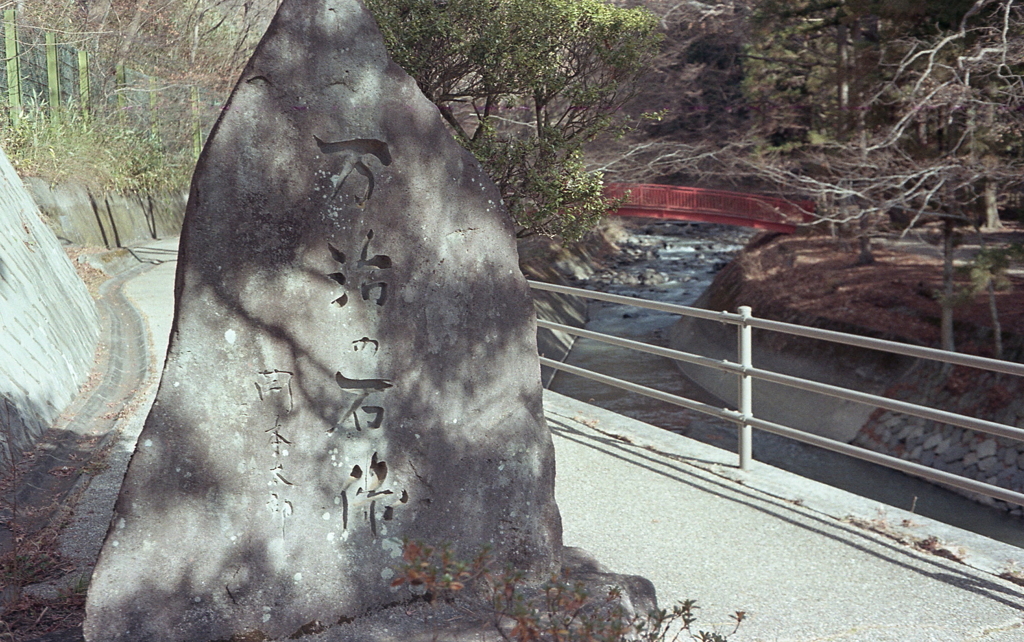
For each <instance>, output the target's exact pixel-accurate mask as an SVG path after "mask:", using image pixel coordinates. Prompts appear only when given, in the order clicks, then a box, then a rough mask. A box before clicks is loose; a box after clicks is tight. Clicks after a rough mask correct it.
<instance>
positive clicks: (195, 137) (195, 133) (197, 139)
mask: <svg viewBox="0 0 1024 642" xmlns="http://www.w3.org/2000/svg"><path fill="white" fill-rule="evenodd" d="M199 116H200V114H199V87H197V86H196V85H192V155H193V156H195V157H196V160H198V159H199V155H200V154H202V153H203V126H202V121H200V120H199Z"/></svg>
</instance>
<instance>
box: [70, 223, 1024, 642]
mask: <svg viewBox="0 0 1024 642" xmlns="http://www.w3.org/2000/svg"><path fill="white" fill-rule="evenodd" d="M173 247H174V246H173V243H170V242H161V243H159V244H156V245H155V246H154V247H152V248H151V249H149V250H142V251H141V252H138V254H139V255H140V256H144V257H149V258H148V259H147V260H160V261H162V262H161V263H159V264H157V265H155V267H153V268H148V269H145V270H142V271H141V273H140V274H138V275H136V276H135V277H134V278H132V279H131V280H130V281H129V282H128V283H127V284H126V286H125V292H126V294H127V296H128V297H129V299H131V300H132V302H133V304H134V305H135V306H136V307H137V308H138V309H139V310H140V311H141V312H142V315H143V317H144V318H145V319H146V321H147V323H148V326H149V334H150V337H151V355H152V359H153V366H152V367H151V372H155V370H156V364H157V363H162V360H163V357H164V354H165V352H166V340H167V336H168V334H169V331H170V320H171V314H172V311H173V301H172V289H173V280H174V262H173V260H171V259H172V256H173V255H172V254H170V251H171V250H172V249H173ZM141 393H142V394H143V395H144V400H143V402H142V403H140V404H139V405H138V407H137V408H135V409H134V410H131V411H129V412H127V413H126V414H125V415H124V416H123V417H122V418H121V420H120V421H119V422H118V435H119V436H118V439H117V441H116V442H115V443H114V444H113V447H112V450H111V453H110V455H109V456H108V460H107V462H108V464H109V468H108V469H107V470H106V471H104V472H103V473H101V474H98V475H96V476H94V477H92V478H91V480H90V483H89V484H88V488H86V489H85V490H84V492H83V493H82V494H81V497H80V499H79V501H78V503H77V505H76V508H75V514H74V517H73V519H72V520H71V522H70V524H69V526H68V527H67V528H66V529H65V530H64V537H63V541H62V547H63V549H64V553H65V554H66V555H68V556H70V557H72V558H74V559H76V560H78V561H79V563H80V565H81V568H83V569H86V568H89V567H91V564H92V563H94V561H95V557H96V555H97V554H98V551H99V546H100V544H101V543H102V538H103V535H104V534H105V532H106V527H107V524H108V522H109V519H110V514H111V510H112V507H113V502H114V499H115V498H116V495H117V490H118V486H119V484H120V481H121V479H122V478H123V474H124V467H125V466H126V464H127V460H128V458H129V457H130V454H131V452H132V450H133V448H134V439H135V437H136V436H137V434H138V431H139V430H140V429H141V426H142V422H143V420H144V418H145V415H146V412H147V411H148V407H149V404H150V403H151V402H152V398H153V396H154V395H155V378H151V379H150V380H149V382H148V384H147V386H146V387H145V389H144V390H143V391H141ZM545 406H546V411H547V416H548V421H549V424H550V426H551V429H552V432H553V435H554V440H555V448H556V454H557V466H558V472H557V478H556V479H557V481H556V493H557V497H558V502H559V506H560V508H561V511H562V518H563V523H564V529H565V543H566V544H567V545H570V546H580V547H582V548H585V549H587V550H589V551H590V552H592V553H593V554H594V555H595V556H596V557H597V558H598V559H600V560H601V561H602V562H603V563H604V564H606V565H607V566H608V567H609V568H610V569H611V570H613V571H616V572H620V573H634V574H638V575H644V576H646V577H648V578H650V579H651V580H652V581H653V582H654V584H655V585H656V587H657V589H658V595H659V602H660V603H661V605H662V606H663V607H665V606H670V605H671V604H672V603H673V602H675V601H677V600H682V599H687V598H693V599H696V600H697V601H698V605H699V606H701V607H702V608H701V609H700V611H698V613H699V615H700V616H701V617H700V620H699V621H698V624H699V625H700V626H703V627H704V628H711V629H716V630H718V631H720V632H723V633H728V632H729V631H730V630H731V628H732V627H731V624H730V620H729V615H730V614H731V613H733V612H734V611H744V612H746V614H747V620H746V621H745V622H744V623H743V625H742V626H741V627H740V629H739V632H738V633H737V634H736V635H735V636H733V637H731V638H730V640H734V641H735V642H745V641H765V642H768V641H771V642H785V641H800V642H810V641H812V640H815V641H825V640H828V641H831V642H888V641H892V642H947V641H948V642H966V641H968V640H971V641H974V640H977V641H984V642H1021V641H1022V640H1024V586H1019V585H1016V584H1013V583H1010V582H1008V581H1006V580H1003V579H1000V578H998V577H997V576H996V575H997V574H998V573H1000V572H1003V571H1006V570H1010V569H1011V568H1012V567H1013V565H1014V564H1017V567H1016V568H1017V569H1020V570H1024V550H1021V549H1017V548H1014V547H1011V546H1008V545H1005V544H1001V543H998V542H994V541H992V540H989V539H987V538H984V537H981V536H978V535H974V534H971V533H966V532H964V531H960V530H958V529H955V528H952V527H948V526H945V525H942V524H939V523H937V522H933V521H931V520H927V519H925V518H920V517H918V516H916V515H911V514H909V513H906V512H904V511H900V510H897V509H894V508H890V507H885V506H883V505H881V504H878V503H876V502H873V501H870V500H866V499H863V498H859V497H856V496H854V495H850V494H849V493H846V492H844V491H840V490H836V489H833V488H831V487H828V486H824V485H822V484H818V483H815V482H811V481H808V480H805V479H802V478H799V477H796V476H795V475H791V474H789V473H786V472H784V471H781V470H778V469H774V468H772V467H770V466H767V465H764V464H759V463H755V464H754V466H753V468H752V470H751V471H750V472H749V473H743V472H741V471H738V470H737V469H736V468H735V467H734V462H735V456H734V455H732V454H730V453H727V452H725V451H722V450H719V449H716V448H713V447H711V446H707V445H705V444H702V443H700V442H696V441H693V440H690V439H687V438H685V437H680V436H678V435H674V434H671V433H668V432H665V431H661V430H658V429H656V428H653V427H651V426H648V425H646V424H642V423H640V422H637V421H634V420H631V419H628V418H625V417H622V416H620V415H615V414H613V413H611V412H608V411H605V410H602V409H599V408H596V407H593V406H590V405H587V404H584V403H581V402H578V401H574V400H571V399H568V398H566V397H563V396H561V395H557V394H555V393H546V395H545ZM851 518H852V520H851ZM851 521H855V522H859V523H862V524H865V525H873V526H876V527H882V528H886V529H890V530H891V531H892V532H893V534H894V536H898V537H903V538H904V539H905V540H906V541H911V540H918V541H920V540H923V539H926V538H928V537H935V538H936V541H938V542H940V543H944V544H945V545H946V546H947V548H948V549H949V550H951V551H953V552H954V553H955V554H956V555H958V556H961V557H962V558H963V560H964V562H965V563H958V562H954V561H951V560H948V559H945V558H943V557H940V556H937V555H934V554H931V553H926V552H922V551H919V550H916V549H915V548H913V547H912V546H910V545H907V544H901V543H899V542H897V541H896V540H894V539H892V538H890V537H885V536H882V535H879V534H877V533H874V532H872V531H870V530H866V529H865V528H862V527H859V526H856V525H854V524H853V523H851Z"/></svg>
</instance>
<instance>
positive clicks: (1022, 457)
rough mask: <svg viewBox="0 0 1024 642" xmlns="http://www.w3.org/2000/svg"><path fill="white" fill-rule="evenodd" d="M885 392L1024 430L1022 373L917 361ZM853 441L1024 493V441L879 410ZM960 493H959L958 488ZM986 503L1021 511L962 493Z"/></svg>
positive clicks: (991, 500)
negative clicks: (1006, 372) (1019, 374)
mask: <svg viewBox="0 0 1024 642" xmlns="http://www.w3.org/2000/svg"><path fill="white" fill-rule="evenodd" d="M886 396H888V397H892V398H895V399H900V400H902V401H908V402H911V403H916V404H921V405H925V406H930V407H933V408H938V409H941V410H947V411H949V412H956V413H959V414H963V415H968V416H972V417H978V418H980V419H987V420H989V421H994V422H997V423H1001V424H1005V425H1008V426H1016V427H1018V428H1024V381H1022V380H1021V378H1020V377H1013V376H1010V375H1001V374H997V373H990V372H982V371H979V370H974V369H971V368H964V367H961V366H956V367H951V366H944V365H943V364H939V363H920V364H918V366H917V367H915V368H914V369H913V370H912V371H910V372H909V373H907V374H906V375H905V376H904V377H902V378H901V379H900V380H899V381H898V382H897V383H896V384H895V385H893V386H892V387H890V388H889V390H888V391H887V392H886ZM852 443H853V444H854V445H857V446H862V447H864V448H868V449H870V450H874V451H876V452H881V453H884V454H887V455H892V456H894V457H899V458H901V459H905V460H908V461H913V462H916V463H920V464H923V465H925V466H931V467H932V468H935V469H937V470H943V471H946V472H949V473H953V474H955V475H961V476H964V477H969V478H971V479H976V480H978V481H983V482H986V483H989V484H994V485H996V486H1000V487H1003V488H1007V489H1010V490H1014V491H1017V492H1024V442H1022V441H1016V440H1012V439H1004V438H1001V437H993V436H992V435H988V434H984V433H978V432H975V431H973V430H967V429H964V428H958V427H956V426H950V425H947V424H938V423H936V422H934V421H928V420H925V419H921V418H920V417H911V416H908V415H904V414H901V413H895V412H891V411H888V410H881V409H879V410H877V411H875V413H874V414H872V415H871V418H870V419H869V420H868V422H867V423H866V424H865V425H864V427H863V428H861V430H860V432H859V433H858V435H857V437H856V438H854V440H853V442H852ZM957 492H961V491H957ZM963 494H965V495H968V496H970V497H972V498H975V499H978V501H980V502H982V503H985V504H992V505H996V506H998V507H1001V508H1004V509H1005V510H1008V511H1010V512H1011V513H1014V514H1017V515H1021V514H1024V509H1022V508H1020V507H1016V506H1011V505H1009V504H1006V503H1004V502H1000V501H997V500H993V499H990V498H987V497H979V496H976V495H974V494H973V493H968V492H966V491H963Z"/></svg>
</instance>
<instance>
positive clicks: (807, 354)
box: [669, 261, 914, 442]
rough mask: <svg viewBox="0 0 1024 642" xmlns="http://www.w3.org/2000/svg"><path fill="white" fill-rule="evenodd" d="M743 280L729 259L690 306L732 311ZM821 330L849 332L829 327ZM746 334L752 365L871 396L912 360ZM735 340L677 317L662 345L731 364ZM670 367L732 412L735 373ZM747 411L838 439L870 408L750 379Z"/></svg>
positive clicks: (809, 321) (730, 330)
mask: <svg viewBox="0 0 1024 642" xmlns="http://www.w3.org/2000/svg"><path fill="white" fill-rule="evenodd" d="M743 278H744V276H743V271H742V268H741V267H740V265H739V262H738V261H733V262H732V263H731V264H729V266H728V267H726V268H725V269H724V270H722V271H721V272H719V273H718V276H716V277H715V280H714V282H713V283H712V284H711V286H710V287H708V289H707V290H705V292H704V293H703V294H702V295H701V297H700V298H699V299H697V301H696V302H695V303H694V306H695V307H698V308H704V309H707V310H716V311H719V310H724V311H727V312H736V309H737V307H738V306H739V305H742V302H740V301H737V300H736V299H735V294H736V293H737V292H738V291H739V290H740V287H739V282H740V281H741V280H742V279H743ZM754 313H755V314H756V313H757V311H756V310H755V311H754ZM787 321H790V322H793V323H800V324H802V325H809V326H816V327H822V326H826V325H827V324H825V323H822V322H820V320H815V319H813V318H801V319H796V320H793V319H787ZM816 321H819V322H816ZM827 329H829V330H839V331H849V328H839V327H834V326H833V327H828V328H827ZM752 334H753V363H754V366H755V367H758V368H763V369H765V370H772V371H774V372H780V373H782V374H788V375H792V376H794V377H801V378H804V379H810V380H812V381H818V382H820V383H827V384H831V385H834V386H842V387H844V388H851V389H853V390H859V391H861V392H867V393H871V394H881V393H882V392H884V391H885V390H886V389H887V388H888V387H889V386H890V385H891V384H892V383H893V382H894V381H896V380H897V378H898V377H899V376H900V375H901V374H902V373H904V372H906V371H907V370H908V369H909V368H910V367H911V366H912V365H913V363H914V360H913V359H911V358H909V357H901V356H898V355H889V354H886V353H881V352H878V351H875V350H865V349H862V348H855V347H853V346H844V345H839V344H834V343H826V342H823V341H817V340H814V339H805V338H802V337H795V336H790V335H784V334H778V333H768V332H764V331H761V330H754V331H753V333H752ZM737 341H738V339H737V334H736V326H733V325H728V324H723V323H718V322H716V321H704V320H701V319H694V318H689V317H683V318H681V319H680V320H679V321H678V322H677V323H676V324H675V325H674V326H673V327H672V329H671V331H670V334H669V345H670V346H671V347H672V348H674V349H676V350H681V351H684V352H692V353H695V354H699V355H702V356H705V357H709V358H712V359H728V360H729V361H733V362H735V361H737V355H736V347H737ZM678 365H679V368H680V369H681V370H682V371H683V373H684V374H685V375H686V376H687V377H688V378H690V379H691V380H692V381H693V382H694V383H696V384H697V385H699V386H700V387H701V388H703V389H704V390H706V391H707V392H710V393H711V394H713V395H714V396H716V397H718V398H719V399H721V400H722V401H723V402H724V403H726V404H728V405H729V406H730V407H732V408H735V404H736V397H737V388H738V382H737V378H736V375H733V374H730V373H725V372H721V371H719V370H712V369H711V368H705V367H702V366H696V365H692V364H685V363H681V362H680V363H678ZM753 409H754V415H755V416H757V417H759V418H761V419H766V420H768V421H773V422H775V423H780V424H783V425H785V426H790V427H793V428H797V429H799V430H802V431H804V432H809V433H812V434H815V435H820V436H822V437H828V438H829V439H835V440H838V441H843V442H849V441H851V440H852V439H853V438H854V437H856V436H857V434H858V431H859V430H860V428H861V426H863V425H864V422H866V421H867V420H868V418H869V417H870V416H871V413H872V411H873V410H874V408H872V407H870V406H866V405H864V404H859V403H855V402H852V401H843V400H841V399H836V398H834V397H828V396H826V395H822V394H818V393H815V392H808V391H805V390H796V389H794V388H790V387H788V386H783V385H780V384H776V383H771V382H767V381H755V382H754V384H753Z"/></svg>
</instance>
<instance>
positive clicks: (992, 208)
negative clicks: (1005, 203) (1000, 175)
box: [984, 180, 1003, 230]
mask: <svg viewBox="0 0 1024 642" xmlns="http://www.w3.org/2000/svg"><path fill="white" fill-rule="evenodd" d="M984 194H985V227H986V228H988V229H990V230H996V229H999V228H1001V227H1002V226H1003V222H1002V221H1000V220H999V204H998V203H997V200H996V182H995V181H993V180H986V181H985V192H984Z"/></svg>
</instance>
